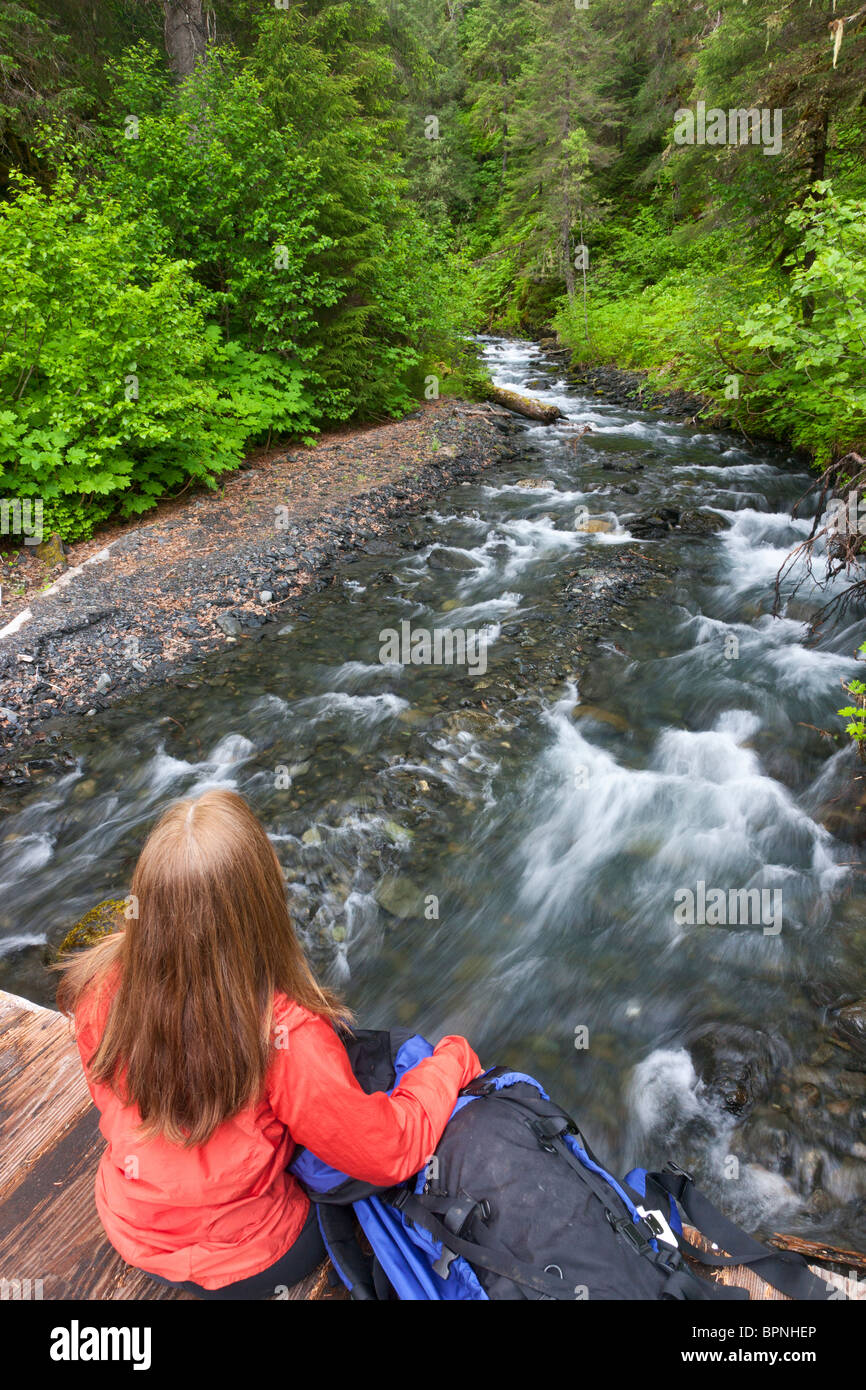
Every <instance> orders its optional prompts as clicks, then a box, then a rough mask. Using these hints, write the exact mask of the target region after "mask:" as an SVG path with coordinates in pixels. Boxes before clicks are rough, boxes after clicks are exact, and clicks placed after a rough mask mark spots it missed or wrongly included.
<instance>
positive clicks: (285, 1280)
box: [145, 1205, 327, 1300]
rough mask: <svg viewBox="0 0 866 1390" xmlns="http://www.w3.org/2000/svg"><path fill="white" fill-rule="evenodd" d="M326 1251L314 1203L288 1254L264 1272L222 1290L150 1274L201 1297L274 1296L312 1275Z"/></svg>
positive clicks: (240, 1280)
mask: <svg viewBox="0 0 866 1390" xmlns="http://www.w3.org/2000/svg"><path fill="white" fill-rule="evenodd" d="M326 1253H327V1252H326V1250H325V1247H324V1245H323V1243H322V1237H321V1233H320V1231H319V1223H318V1221H317V1219H316V1208H315V1206H312V1205H311V1206H310V1212H309V1215H308V1217H307V1220H306V1222H305V1223H304V1225H303V1227H302V1228H301V1232H300V1235H299V1236H298V1238H297V1240H296V1241H295V1243H294V1245H290V1246H289V1248H288V1250H287V1251H286V1253H285V1255H282V1256H281V1257H280V1259H278V1260H277V1262H276V1264H273V1265H271V1266H270V1267H269V1268H268V1269H263V1270H262V1272H261V1274H251V1275H250V1277H249V1279H239V1280H238V1281H237V1283H235V1284H226V1285H225V1287H224V1288H221V1289H203V1288H202V1286H201V1284H194V1283H193V1282H192V1280H191V1279H188V1280H186V1282H184V1283H177V1282H173V1281H172V1280H171V1279H161V1278H160V1276H159V1275H158V1274H150V1275H149V1277H150V1278H151V1279H155V1280H156V1282H157V1283H158V1284H167V1285H168V1286H169V1288H172V1289H184V1290H185V1291H186V1292H187V1293H194V1294H195V1295H196V1297H197V1298H206V1299H226V1300H229V1299H232V1300H234V1299H239V1298H243V1299H265V1298H273V1296H274V1294H275V1293H276V1291H277V1289H278V1288H279V1287H280V1286H281V1285H283V1286H286V1287H288V1288H291V1286H292V1284H297V1283H299V1282H300V1280H301V1279H306V1277H307V1275H308V1274H312V1272H313V1270H314V1269H316V1268H318V1266H319V1265H320V1264H321V1263H322V1261H323V1260H324V1258H325V1255H326ZM145 1273H148V1271H145Z"/></svg>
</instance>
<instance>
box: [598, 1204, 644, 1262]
mask: <svg viewBox="0 0 866 1390" xmlns="http://www.w3.org/2000/svg"><path fill="white" fill-rule="evenodd" d="M604 1214H605V1216H606V1217H607V1219H608V1222H609V1224H610V1225H611V1226H612V1227H613V1229H614V1231H615V1232H616V1234H617V1235H618V1236H625V1239H626V1240H627V1241H628V1242H629V1244H630V1245H633V1246H634V1248H635V1250H637V1252H638V1254H640V1255H642V1254H643V1253H644V1251H645V1250H649V1249H650V1248H651V1247H650V1243H649V1241H648V1240H647V1238H646V1236H645V1235H644V1234H643V1232H642V1231H641V1229H640V1227H639V1226H638V1225H637V1224H636V1222H634V1221H632V1219H631V1217H630V1216H614V1214H613V1212H612V1211H611V1210H610V1208H609V1207H605V1209H604Z"/></svg>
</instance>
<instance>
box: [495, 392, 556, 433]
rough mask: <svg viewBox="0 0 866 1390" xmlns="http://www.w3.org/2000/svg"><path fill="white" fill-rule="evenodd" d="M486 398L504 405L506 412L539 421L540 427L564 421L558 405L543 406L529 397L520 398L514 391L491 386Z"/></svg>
mask: <svg viewBox="0 0 866 1390" xmlns="http://www.w3.org/2000/svg"><path fill="white" fill-rule="evenodd" d="M487 397H488V400H491V401H496V404H497V405H504V406H505V407H506V409H507V410H513V411H515V412H516V413H517V414H518V415H525V416H526V417H527V419H529V420H539V421H540V422H541V424H542V425H552V424H553V422H554V420H562V419H564V416H563V412H562V411H561V410H560V408H559V406H558V405H543V404H542V402H541V401H535V400H533V399H532V397H531V396H520V395H518V393H517V392H516V391H506V390H505V388H504V387H502V386H491V387H490V389H489V390H488V392H487Z"/></svg>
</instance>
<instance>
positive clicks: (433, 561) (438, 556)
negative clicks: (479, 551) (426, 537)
mask: <svg viewBox="0 0 866 1390" xmlns="http://www.w3.org/2000/svg"><path fill="white" fill-rule="evenodd" d="M427 563H428V565H429V566H430V568H431V569H433V570H476V569H478V561H477V560H474V559H473V558H472V556H471V555H466V554H464V553H463V552H462V551H460V550H450V549H448V548H447V547H446V546H444V545H434V547H433V549H432V550H431V551H430V554H429V555H428V557H427Z"/></svg>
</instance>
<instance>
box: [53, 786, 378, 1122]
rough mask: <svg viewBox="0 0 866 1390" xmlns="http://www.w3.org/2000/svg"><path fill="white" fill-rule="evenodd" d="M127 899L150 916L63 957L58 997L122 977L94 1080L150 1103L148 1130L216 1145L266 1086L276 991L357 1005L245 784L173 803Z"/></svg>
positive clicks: (316, 1008)
mask: <svg viewBox="0 0 866 1390" xmlns="http://www.w3.org/2000/svg"><path fill="white" fill-rule="evenodd" d="M127 901H128V903H129V905H130V906H129V907H128V909H127V911H129V912H132V911H135V912H137V916H130V917H129V920H127V921H125V922H124V923H123V924H122V925H123V930H121V931H118V932H115V933H112V935H111V936H108V937H106V938H105V940H104V941H101V942H99V943H98V944H97V945H96V946H93V947H91V948H90V949H89V950H87V951H84V952H82V953H80V954H78V955H76V956H74V957H73V958H72V959H71V960H69V961H64V962H62V963H61V965H60V969H61V970H62V971H63V979H62V980H61V982H60V987H59V989H58V992H57V1003H58V1007H59V1008H60V1009H61V1010H62V1011H63V1012H64V1013H67V1014H74V1012H75V1009H76V1005H77V1004H78V1002H79V1000H80V999H81V998H82V996H83V994H84V993H85V991H87V990H90V989H91V988H92V987H93V988H97V989H98V988H100V987H101V986H104V985H107V984H109V982H111V981H113V979H114V978H116V979H117V988H116V992H115V994H114V997H113V1000H112V1004H111V1009H110V1012H109V1015H108V1021H107V1024H106V1027H105V1030H104V1032H103V1034H102V1038H101V1039H100V1042H99V1045H98V1047H97V1048H96V1051H95V1052H94V1054H93V1056H92V1057H91V1058H90V1059H89V1063H88V1065H89V1067H90V1069H91V1074H92V1076H93V1078H94V1080H96V1081H100V1082H103V1083H107V1084H109V1085H110V1086H112V1088H113V1089H114V1090H115V1091H116V1092H117V1094H118V1095H120V1096H121V1097H122V1099H123V1101H124V1103H125V1104H135V1105H137V1106H138V1110H139V1113H140V1115H141V1119H142V1124H143V1134H144V1137H150V1136H153V1135H157V1134H161V1135H163V1136H164V1137H165V1138H166V1139H168V1140H170V1141H171V1142H173V1143H178V1144H184V1145H187V1146H192V1145H195V1144H203V1143H204V1142H205V1141H206V1140H207V1139H209V1138H210V1136H211V1135H212V1134H213V1132H214V1130H215V1129H216V1128H217V1126H218V1125H220V1124H221V1123H222V1122H223V1120H225V1119H227V1118H228V1117H229V1116H230V1115H234V1114H236V1113H237V1112H238V1111H239V1110H242V1109H243V1108H244V1107H245V1106H247V1105H249V1104H251V1103H255V1102H256V1101H257V1100H258V1099H259V1098H260V1096H261V1093H262V1088H263V1083H264V1078H265V1072H266V1070H267V1067H268V1064H269V1061H270V1059H271V1055H272V1054H271V1023H272V1010H273V997H274V992H275V990H281V991H283V992H284V993H285V994H286V995H288V997H289V998H290V999H293V1000H294V1001H295V1002H296V1003H298V1004H302V1005H303V1006H304V1007H305V1008H307V1009H310V1010H311V1011H312V1012H313V1013H316V1014H319V1015H321V1016H322V1017H323V1018H326V1019H329V1020H330V1021H331V1022H332V1023H334V1024H335V1025H336V1026H337V1027H340V1026H342V1025H344V1024H346V1023H347V1022H348V1021H349V1020H350V1019H351V1014H350V1013H349V1011H348V1009H346V1008H345V1007H344V1006H343V1005H341V1004H340V1002H339V1000H338V999H337V997H336V996H335V995H334V994H332V993H331V992H330V991H329V990H327V989H323V988H322V987H321V986H320V985H319V984H318V983H317V982H316V979H315V977H314V975H313V972H312V970H311V969H310V966H309V964H308V963H307V960H306V957H305V955H304V952H303V948H302V946H301V944H300V942H299V941H298V938H297V936H296V935H295V932H294V928H293V927H292V923H291V919H290V917H289V911H288V907H287V905H286V893H285V885H284V882H283V872H282V869H281V868H280V864H279V860H278V859H277V856H276V854H275V853H274V849H273V846H272V845H271V842H270V840H269V839H268V837H267V835H266V833H265V831H264V828H263V826H262V825H261V823H260V822H259V821H258V820H257V818H256V817H255V815H254V814H253V812H252V811H251V810H250V808H249V806H248V805H247V803H246V802H245V801H244V799H243V797H240V796H238V795H237V794H236V793H235V792H230V791H223V790H216V791H208V792H205V793H204V794H203V795H202V796H200V797H198V798H197V799H190V800H187V801H179V802H176V803H175V804H174V805H173V806H171V807H170V808H169V809H168V810H167V811H166V812H165V814H164V815H163V816H162V817H161V818H160V820H159V821H158V822H157V824H156V825H155V826H154V828H153V830H152V831H151V833H150V835H149V836H148V838H147V841H146V843H145V845H144V848H143V850H142V851H141V855H140V856H139V860H138V863H137V864H136V867H135V873H134V874H133V879H132V884H131V898H130V899H128V900H127ZM119 925H120V924H119Z"/></svg>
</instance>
